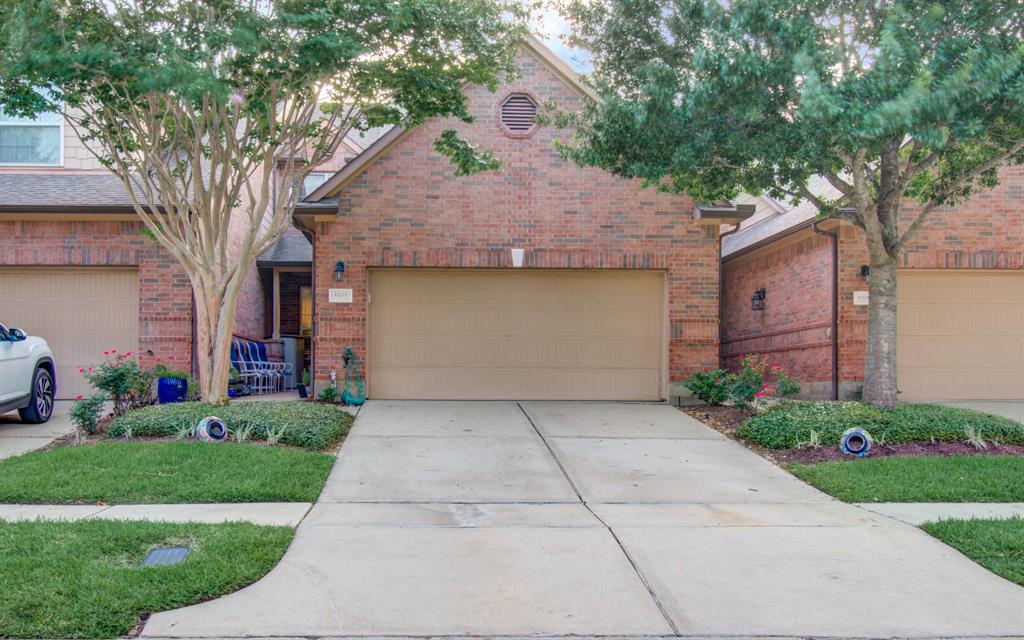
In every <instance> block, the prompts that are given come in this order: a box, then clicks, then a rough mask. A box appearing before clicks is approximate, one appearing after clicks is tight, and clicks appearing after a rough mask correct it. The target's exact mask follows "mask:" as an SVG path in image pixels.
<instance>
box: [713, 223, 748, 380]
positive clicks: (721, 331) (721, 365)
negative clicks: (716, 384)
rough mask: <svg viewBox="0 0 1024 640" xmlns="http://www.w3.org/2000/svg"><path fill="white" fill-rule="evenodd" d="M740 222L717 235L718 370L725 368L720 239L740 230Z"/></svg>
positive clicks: (722, 266) (722, 274) (723, 271)
mask: <svg viewBox="0 0 1024 640" xmlns="http://www.w3.org/2000/svg"><path fill="white" fill-rule="evenodd" d="M741 224H743V223H742V222H737V223H736V224H735V225H733V227H732V229H729V230H728V231H726V232H725V233H719V234H718V366H719V368H724V367H725V358H723V357H722V338H723V337H725V329H724V323H723V322H722V315H723V312H724V311H725V302H724V299H723V297H722V290H723V289H724V286H723V285H724V284H725V263H724V262H723V261H722V238H725V237H726V236H731V235H732V234H734V233H736V232H737V231H739V230H740V225H741Z"/></svg>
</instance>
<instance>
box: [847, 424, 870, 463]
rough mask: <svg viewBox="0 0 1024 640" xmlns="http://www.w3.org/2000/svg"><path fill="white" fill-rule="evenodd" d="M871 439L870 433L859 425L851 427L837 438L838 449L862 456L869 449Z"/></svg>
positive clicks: (866, 453)
mask: <svg viewBox="0 0 1024 640" xmlns="http://www.w3.org/2000/svg"><path fill="white" fill-rule="evenodd" d="M872 442H873V440H872V438H871V434H870V433H868V432H867V431H866V430H864V429H861V428H860V427H853V428H852V429H847V430H846V431H844V432H843V435H842V436H840V438H839V450H840V451H842V452H843V453H848V454H850V455H852V456H857V457H858V458H863V457H864V456H866V455H868V452H869V451H871V444H872Z"/></svg>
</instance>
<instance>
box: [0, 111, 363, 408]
mask: <svg viewBox="0 0 1024 640" xmlns="http://www.w3.org/2000/svg"><path fill="white" fill-rule="evenodd" d="M360 149H361V147H360V146H358V145H357V144H356V143H354V142H351V141H346V146H344V147H343V148H342V149H341V150H340V151H339V153H338V155H337V156H336V158H335V159H334V160H332V161H331V162H330V163H328V164H327V165H325V167H323V171H322V172H318V173H315V174H313V175H312V176H311V177H310V179H309V180H307V184H306V185H303V188H304V189H306V190H312V189H313V188H315V187H316V186H317V185H318V184H320V183H321V182H322V181H323V180H324V179H326V177H327V176H328V175H330V173H331V172H333V171H335V170H337V169H338V168H339V167H340V166H342V165H343V164H344V160H345V157H351V156H352V155H354V154H355V153H356V152H357V151H359V150H360ZM142 226H143V225H142V223H141V222H140V221H139V220H138V218H137V216H136V215H135V213H134V210H133V209H132V206H131V202H130V201H129V198H128V197H127V193H126V192H125V190H124V187H123V185H122V184H121V182H120V181H119V180H118V179H117V178H115V177H114V176H113V175H112V174H110V173H109V172H108V171H107V170H106V169H104V168H103V167H102V166H101V165H100V164H99V163H98V162H97V161H96V159H95V158H94V157H93V156H92V155H91V154H90V153H89V151H88V150H87V149H86V148H85V146H84V145H83V143H82V141H81V140H80V139H78V137H77V136H76V135H75V133H74V132H73V130H72V129H71V128H70V127H65V126H64V122H63V118H62V117H61V116H60V115H59V114H44V115H41V116H40V117H38V118H36V119H34V120H25V119H17V118H11V117H7V116H2V115H0V322H2V323H4V324H6V325H7V326H9V327H20V328H22V329H24V330H25V331H27V332H28V333H30V334H32V335H40V336H43V337H45V338H46V339H47V341H48V342H49V344H50V346H51V348H52V349H53V351H54V355H55V360H56V361H57V380H58V398H71V397H74V396H75V395H76V394H79V393H89V386H88V384H87V383H86V381H85V380H84V379H83V378H82V376H81V375H80V374H79V373H78V369H79V367H83V366H88V365H89V364H90V363H94V362H97V361H99V360H100V359H102V357H103V352H104V351H106V350H109V349H117V350H118V351H119V352H121V353H124V352H126V351H133V352H136V353H138V354H139V356H140V359H141V360H142V362H144V363H147V364H148V363H152V362H153V361H154V360H155V358H157V357H163V358H165V359H166V358H168V357H173V358H174V362H175V363H176V366H177V367H178V368H181V369H185V370H189V369H191V367H192V348H193V335H194V328H193V305H192V288H191V285H190V283H189V281H188V278H187V277H186V275H185V273H184V271H183V270H182V269H181V267H180V266H179V265H178V263H177V261H176V260H175V259H174V258H173V257H171V256H170V255H169V254H168V253H167V252H166V251H164V250H163V249H162V248H161V247H160V246H159V245H158V244H157V243H156V242H154V241H152V240H150V239H148V238H146V237H145V236H144V235H143V234H142ZM296 233H297V232H296ZM297 240H298V242H296V237H295V236H294V235H293V236H290V237H289V238H288V239H286V240H285V241H282V245H286V248H288V249H290V251H283V250H282V248H281V247H280V246H279V247H275V248H273V249H272V250H271V251H268V252H267V255H265V256H261V261H260V266H259V267H258V268H257V267H254V268H253V269H252V270H251V272H250V273H249V274H248V278H247V281H246V283H245V286H244V289H243V291H242V294H241V296H240V299H239V301H238V307H237V311H238V316H237V320H236V326H235V332H236V334H237V335H239V336H241V337H245V338H250V339H256V340H260V339H264V338H269V339H272V340H275V339H279V338H280V337H281V335H282V334H281V333H280V332H279V331H278V332H276V333H275V331H274V329H273V327H275V326H279V323H274V322H273V321H265V318H264V316H265V315H267V314H270V315H271V316H272V315H273V313H274V309H280V308H281V306H285V307H289V306H294V307H296V308H298V306H299V304H300V302H299V300H298V292H296V294H295V295H296V297H295V300H292V299H291V298H287V299H285V300H283V301H282V300H280V299H278V300H276V302H278V303H279V304H278V306H275V305H274V302H275V299H274V298H273V296H272V292H273V291H277V289H274V288H273V282H274V280H275V278H277V277H278V275H279V273H281V272H284V273H293V272H294V273H296V274H301V272H302V271H303V270H304V271H305V273H306V274H307V278H308V274H309V271H310V265H309V244H308V242H307V241H306V240H305V238H303V237H302V236H301V235H298V237H297ZM302 243H305V257H306V262H305V265H304V266H302V265H298V266H297V265H295V264H288V265H279V264H278V261H277V259H276V258H277V257H280V256H282V255H283V254H285V253H289V252H290V253H291V254H292V255H293V256H294V254H295V252H296V251H300V252H301V248H302ZM296 247H298V248H297V249H296ZM286 293H287V294H288V295H291V290H290V289H289V290H287V291H286ZM278 313H279V312H278ZM286 329H294V331H295V332H296V334H298V333H300V332H301V328H300V327H290V326H287V325H286ZM271 346H272V347H278V348H276V349H274V350H275V352H278V353H279V352H280V348H279V347H280V345H279V344H278V343H275V342H272V345H271Z"/></svg>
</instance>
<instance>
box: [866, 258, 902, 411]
mask: <svg viewBox="0 0 1024 640" xmlns="http://www.w3.org/2000/svg"><path fill="white" fill-rule="evenodd" d="M879 242H880V241H879ZM868 244H869V249H871V251H870V253H871V275H870V280H869V283H868V291H869V296H870V302H871V303H870V305H869V306H868V352H867V362H866V365H865V368H864V400H865V401H866V402H871V403H873V404H876V405H878V406H880V407H892V406H894V405H895V404H896V399H897V396H896V394H897V388H896V259H895V258H893V257H892V256H890V255H889V254H888V253H887V252H886V251H885V250H884V248H881V247H877V248H872V247H871V246H870V245H871V242H870V241H869V243H868Z"/></svg>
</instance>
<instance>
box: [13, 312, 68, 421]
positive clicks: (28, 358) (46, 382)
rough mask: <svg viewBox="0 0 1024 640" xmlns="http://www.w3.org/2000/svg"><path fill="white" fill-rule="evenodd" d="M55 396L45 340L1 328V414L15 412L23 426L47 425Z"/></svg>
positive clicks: (54, 378) (55, 381) (55, 384)
mask: <svg viewBox="0 0 1024 640" xmlns="http://www.w3.org/2000/svg"><path fill="white" fill-rule="evenodd" d="M56 392H57V379H56V377H55V376H54V366H53V353H52V352H51V351H50V347H48V346H47V345H46V340H43V339H42V338H36V337H34V336H33V337H31V338H30V337H28V336H26V335H25V332H24V331H22V330H21V329H8V328H7V327H5V326H4V325H2V324H0V413H6V412H8V411H13V410H15V409H17V410H18V414H20V415H21V419H22V420H24V421H25V422H31V423H33V424H39V423H41V422H46V421H47V420H49V419H50V416H51V415H52V414H53V397H54V394H55V393H56Z"/></svg>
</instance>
